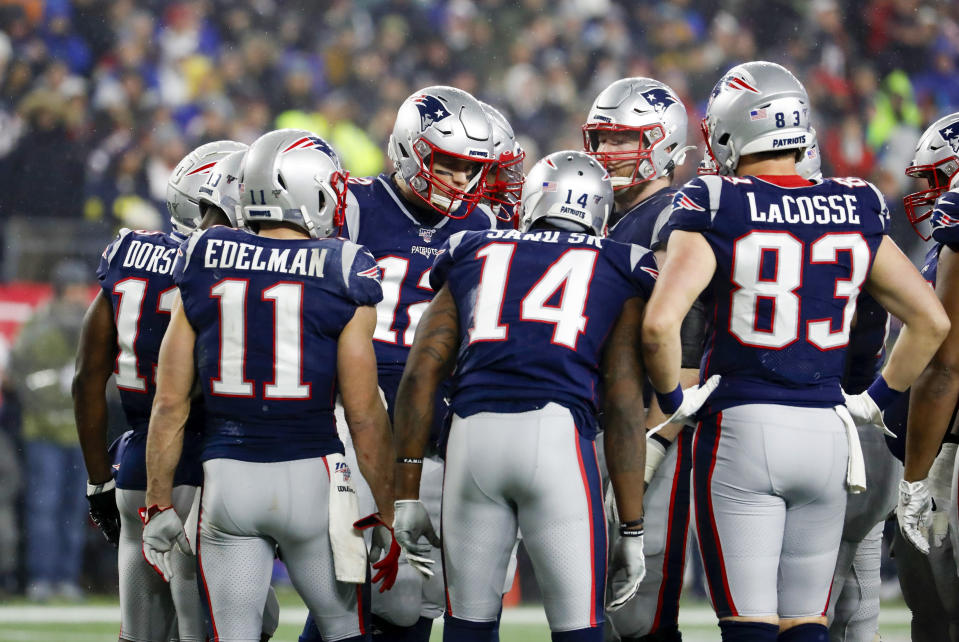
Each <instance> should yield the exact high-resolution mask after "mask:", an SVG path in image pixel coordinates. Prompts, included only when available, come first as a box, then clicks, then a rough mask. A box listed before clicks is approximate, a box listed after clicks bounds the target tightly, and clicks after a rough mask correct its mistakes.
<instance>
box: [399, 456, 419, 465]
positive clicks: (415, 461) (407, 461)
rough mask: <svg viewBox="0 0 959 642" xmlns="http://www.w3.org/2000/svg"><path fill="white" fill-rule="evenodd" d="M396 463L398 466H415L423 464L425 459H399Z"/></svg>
mask: <svg viewBox="0 0 959 642" xmlns="http://www.w3.org/2000/svg"><path fill="white" fill-rule="evenodd" d="M396 463H397V464H414V465H416V464H422V463H423V458H422V457H397V458H396Z"/></svg>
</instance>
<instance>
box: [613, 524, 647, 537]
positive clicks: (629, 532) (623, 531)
mask: <svg viewBox="0 0 959 642" xmlns="http://www.w3.org/2000/svg"><path fill="white" fill-rule="evenodd" d="M645 532H646V531H644V530H643V529H642V528H626V526H625V525H623V524H620V525H619V536H620V537H642V536H643V534H644V533H645Z"/></svg>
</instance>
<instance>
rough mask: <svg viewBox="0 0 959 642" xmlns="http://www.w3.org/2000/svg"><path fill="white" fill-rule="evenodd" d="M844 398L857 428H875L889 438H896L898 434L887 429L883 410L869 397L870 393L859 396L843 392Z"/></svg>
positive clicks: (862, 393)
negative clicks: (868, 426)
mask: <svg viewBox="0 0 959 642" xmlns="http://www.w3.org/2000/svg"><path fill="white" fill-rule="evenodd" d="M842 396H843V398H844V399H845V400H846V410H848V411H849V414H850V415H851V416H852V420H853V421H854V422H856V425H857V426H866V425H870V426H875V427H876V428H878V429H879V430H881V431H882V432H883V434H885V435H886V436H887V437H892V438H895V437H896V433H894V432H892V431H891V430H889V429H888V428H886V423H885V422H884V421H883V419H882V410H880V409H879V406H877V405H876V402H875V401H873V399H872V397H870V396H869V392H868V391H866V392H860V393H859V394H858V395H847V394H846V391H845V390H843V391H842Z"/></svg>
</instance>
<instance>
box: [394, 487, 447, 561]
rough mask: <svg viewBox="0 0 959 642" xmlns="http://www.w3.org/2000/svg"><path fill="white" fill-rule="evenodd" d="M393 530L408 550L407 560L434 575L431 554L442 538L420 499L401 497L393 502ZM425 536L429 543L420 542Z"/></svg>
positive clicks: (404, 548)
mask: <svg viewBox="0 0 959 642" xmlns="http://www.w3.org/2000/svg"><path fill="white" fill-rule="evenodd" d="M393 530H394V531H395V533H396V541H398V542H399V543H400V546H402V547H403V550H404V551H405V552H406V561H407V562H409V564H410V566H412V567H413V568H415V569H416V570H417V571H419V572H420V573H422V574H423V576H424V577H432V576H433V569H431V568H430V567H431V566H432V565H433V560H432V559H430V557H429V555H430V552H431V551H432V549H433V547H436V548H439V547H440V538H439V537H437V536H436V531H435V530H434V529H433V522H432V521H430V514H429V512H427V510H426V506H424V505H423V502H421V501H420V500H418V499H399V500H397V501H395V502H393ZM421 537H425V538H426V540H427V542H428V543H424V542H420V538H421Z"/></svg>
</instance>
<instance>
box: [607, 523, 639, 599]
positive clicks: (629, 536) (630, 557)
mask: <svg viewBox="0 0 959 642" xmlns="http://www.w3.org/2000/svg"><path fill="white" fill-rule="evenodd" d="M611 557H612V559H611V560H610V564H609V578H610V586H611V588H612V594H611V595H610V601H609V603H608V604H607V605H606V609H607V610H609V611H615V610H617V609H619V608H620V607H622V606H623V605H624V604H626V602H628V601H629V600H630V598H632V597H633V596H634V595H636V591H638V590H639V583H640V582H642V581H643V577H645V576H646V558H645V557H644V556H643V531H642V529H640V530H635V531H630V530H625V531H620V537H619V538H618V539H617V540H616V543H615V544H613V553H612V556H611Z"/></svg>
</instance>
